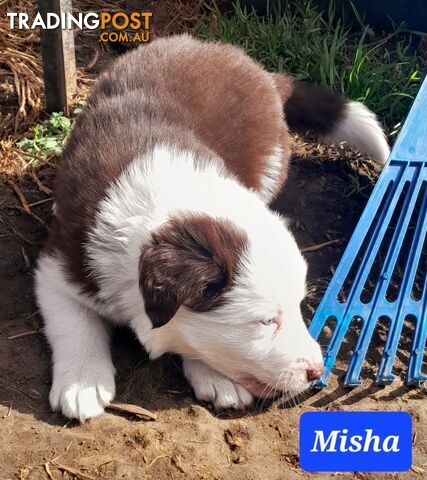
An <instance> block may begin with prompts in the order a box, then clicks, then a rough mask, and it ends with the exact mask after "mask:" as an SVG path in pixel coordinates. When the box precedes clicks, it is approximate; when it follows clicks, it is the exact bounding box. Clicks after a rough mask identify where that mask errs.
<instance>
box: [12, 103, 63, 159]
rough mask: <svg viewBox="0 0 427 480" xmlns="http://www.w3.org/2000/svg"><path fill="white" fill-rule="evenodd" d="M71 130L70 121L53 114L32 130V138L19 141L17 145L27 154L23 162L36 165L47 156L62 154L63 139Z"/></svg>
mask: <svg viewBox="0 0 427 480" xmlns="http://www.w3.org/2000/svg"><path fill="white" fill-rule="evenodd" d="M70 129H71V120H70V119H69V118H67V117H64V115H63V113H61V112H54V113H52V115H51V116H50V117H49V118H48V119H47V120H45V121H44V122H43V123H41V124H39V125H36V126H35V127H33V128H32V132H33V137H32V138H24V139H22V140H20V141H19V142H18V143H17V145H18V147H19V148H21V149H22V150H24V151H25V152H27V154H28V155H26V156H24V158H25V160H27V161H29V162H30V163H37V162H39V161H41V160H43V159H45V158H46V156H47V155H49V154H55V155H60V154H61V153H62V149H63V145H64V141H65V138H66V137H67V135H68V133H69V131H70Z"/></svg>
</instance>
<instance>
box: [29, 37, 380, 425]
mask: <svg viewBox="0 0 427 480" xmlns="http://www.w3.org/2000/svg"><path fill="white" fill-rule="evenodd" d="M284 117H285V118H284ZM288 125H289V126H290V127H291V128H293V129H294V130H297V131H305V130H311V131H312V132H314V133H316V134H318V135H319V136H320V137H321V138H323V139H325V140H326V141H331V142H332V141H334V142H343V141H346V142H347V143H348V144H349V145H353V146H355V147H357V148H359V149H361V150H362V151H364V152H366V153H368V154H372V155H373V157H374V158H375V159H376V160H377V161H378V162H381V163H382V162H384V161H385V159H386V157H387V155H388V146H387V143H386V141H385V138H384V134H383V132H382V130H381V128H380V126H379V124H378V123H377V121H376V119H375V116H374V115H373V114H372V113H371V112H370V111H369V110H368V109H367V108H366V107H364V106H363V105H362V104H360V103H357V102H350V101H347V100H345V99H343V98H341V97H338V96H336V95H334V94H332V93H330V92H326V91H324V90H321V89H319V88H317V87H314V86H310V85H305V84H300V83H296V82H294V81H293V80H292V79H291V78H290V77H288V76H287V75H285V74H283V75H279V74H270V73H268V72H266V71H265V70H264V69H263V68H262V67H261V66H260V65H258V64H257V63H255V62H254V61H252V60H251V59H250V58H249V57H248V56H246V55H245V54H244V53H243V51H242V50H240V49H238V48H236V47H233V46H230V45H222V44H209V43H203V42H200V41H197V40H195V39H192V38H191V37H189V36H186V35H184V36H176V37H170V38H168V39H161V40H156V41H155V42H153V43H152V44H150V45H148V46H144V47H141V48H139V49H137V50H135V51H133V52H131V53H129V54H127V55H125V56H123V57H121V58H120V59H119V60H117V61H116V62H115V63H114V65H113V66H112V67H111V69H110V70H108V71H107V72H105V73H104V74H103V75H101V77H100V79H99V82H98V84H97V86H96V87H95V89H94V90H93V92H92V94H91V96H90V97H89V99H88V101H87V104H86V106H85V108H84V110H83V112H82V113H81V114H80V115H79V116H78V118H77V119H76V122H75V125H74V128H73V131H72V133H71V135H70V138H69V140H68V143H67V146H66V149H65V152H64V155H63V158H62V159H61V162H60V168H59V172H58V177H57V182H56V204H55V216H54V220H53V224H52V229H51V235H50V239H49V242H48V245H47V246H46V249H45V250H44V252H43V253H42V255H41V257H40V259H39V263H38V268H37V274H36V293H37V299H38V303H39V305H40V309H41V311H42V314H43V317H44V320H45V332H46V335H47V337H48V340H49V342H50V345H51V347H52V350H53V385H52V390H51V394H50V401H51V405H52V407H53V408H54V409H60V410H62V412H63V413H64V414H65V415H66V416H68V417H75V418H79V419H80V420H81V421H84V420H85V419H87V418H90V417H93V416H96V415H99V414H100V413H102V411H103V409H104V406H105V405H107V404H108V403H109V402H110V401H111V400H112V398H113V397H114V393H115V384H114V374H115V370H114V366H113V364H112V360H111V355H110V345H109V328H108V320H110V321H111V322H115V323H123V324H126V325H129V326H130V327H131V328H132V329H133V330H134V331H135V332H136V335H137V336H138V338H139V340H140V341H141V343H142V344H143V345H144V346H145V347H146V349H147V350H148V352H149V354H150V356H151V357H152V358H155V357H158V356H159V355H162V354H163V353H165V352H175V353H178V354H180V355H182V356H183V358H184V373H185V375H186V377H187V378H188V380H189V381H190V383H191V384H192V386H193V388H194V391H195V394H196V396H197V397H198V398H199V399H201V400H206V401H211V402H213V403H214V405H215V406H216V407H218V408H228V407H232V408H243V407H245V406H247V405H249V404H250V403H251V402H252V400H253V397H254V396H257V397H262V396H269V395H271V394H272V393H273V392H275V391H276V390H281V391H285V392H288V393H290V394H295V393H298V392H301V391H303V390H304V389H306V388H308V387H309V385H310V382H311V381H312V380H314V379H316V378H318V377H319V376H320V375H321V373H322V370H323V363H322V356H321V352H320V348H319V346H318V345H317V343H316V342H315V341H314V340H313V339H312V338H311V337H310V335H309V333H308V331H307V329H306V327H305V325H304V322H303V320H302V318H301V314H300V309H299V304H300V302H301V300H302V299H303V297H304V292H305V286H304V284H305V276H306V264H305V261H304V259H303V258H302V256H301V254H300V253H299V251H298V248H297V245H296V243H295V240H294V238H293V236H292V235H291V233H290V232H289V231H288V229H287V227H286V224H285V222H284V221H283V219H282V218H280V216H278V215H277V214H276V213H273V212H272V211H270V210H269V209H268V206H267V205H268V203H269V201H270V200H272V199H273V197H274V196H275V194H276V193H277V192H278V191H279V189H280V187H281V186H282V184H283V182H284V180H285V178H286V172H287V169H288V164H289V156H290V140H289V134H288Z"/></svg>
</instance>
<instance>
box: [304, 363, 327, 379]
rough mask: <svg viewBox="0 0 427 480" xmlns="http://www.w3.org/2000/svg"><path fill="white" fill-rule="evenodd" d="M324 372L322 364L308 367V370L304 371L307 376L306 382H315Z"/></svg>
mask: <svg viewBox="0 0 427 480" xmlns="http://www.w3.org/2000/svg"><path fill="white" fill-rule="evenodd" d="M324 371H325V367H324V365H323V363H313V364H311V365H310V367H309V368H307V370H306V374H307V382H312V381H313V380H317V379H318V378H320V377H321V376H322V375H323V373H324Z"/></svg>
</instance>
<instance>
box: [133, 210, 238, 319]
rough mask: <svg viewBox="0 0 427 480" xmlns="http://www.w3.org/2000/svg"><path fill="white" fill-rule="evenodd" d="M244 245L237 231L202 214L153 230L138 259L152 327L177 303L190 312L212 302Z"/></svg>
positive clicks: (229, 278) (215, 303)
mask: <svg viewBox="0 0 427 480" xmlns="http://www.w3.org/2000/svg"><path fill="white" fill-rule="evenodd" d="M246 245H247V238H246V236H245V234H244V233H243V232H242V231H240V230H238V229H237V228H236V227H235V226H233V225H232V224H231V223H230V222H228V221H225V220H215V219H213V218H211V217H208V216H207V215H194V216H187V217H183V218H175V219H172V220H170V221H169V222H167V223H166V224H165V225H163V226H162V227H161V228H160V229H158V230H157V231H156V232H153V234H152V240H151V243H150V244H149V245H147V246H144V247H143V248H142V251H141V256H140V261H139V271H140V288H141V292H142V294H143V298H144V304H145V310H146V312H147V315H148V316H149V317H150V319H151V321H152V323H153V326H154V327H161V326H162V325H164V324H166V323H167V322H168V321H169V320H170V319H171V318H172V317H173V316H174V315H175V313H176V311H177V310H178V308H179V307H180V306H181V305H185V306H186V307H188V308H191V309H192V310H195V311H207V310H211V309H213V308H215V307H216V306H218V305H219V304H220V303H221V299H222V294H223V293H224V292H225V291H227V290H228V289H229V288H230V286H231V285H232V282H233V278H234V276H235V274H236V271H237V268H238V264H239V260H240V259H241V256H242V253H243V251H244V249H245V247H246Z"/></svg>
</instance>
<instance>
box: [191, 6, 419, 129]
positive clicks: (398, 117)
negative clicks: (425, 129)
mask: <svg viewBox="0 0 427 480" xmlns="http://www.w3.org/2000/svg"><path fill="white" fill-rule="evenodd" d="M275 13H276V14H271V15H268V16H266V17H261V16H259V15H257V14H256V13H255V12H253V11H252V12H250V11H247V10H245V9H242V7H241V6H240V5H239V4H238V3H236V4H234V7H233V9H232V11H231V12H227V13H222V12H221V11H219V10H218V9H217V8H216V7H214V8H213V9H212V11H211V12H210V14H209V15H206V16H205V17H203V18H202V19H201V21H200V22H199V24H198V26H197V29H196V32H197V35H198V36H200V37H202V38H208V39H217V40H222V41H225V42H230V43H233V44H237V45H240V46H242V47H243V48H244V49H245V50H246V52H247V53H248V54H249V55H250V56H252V57H253V58H254V59H256V60H258V61H259V62H261V63H262V64H263V65H264V66H265V67H266V68H267V69H268V70H270V71H275V72H277V71H279V72H280V71H286V72H289V73H292V74H293V75H295V76H296V77H297V78H298V79H300V80H306V81H311V82H315V83H318V84H321V85H324V86H326V87H329V88H331V89H332V90H335V91H337V92H339V93H342V94H344V95H346V96H347V97H349V98H352V99H354V100H359V101H362V102H364V103H366V105H368V107H369V108H371V109H372V110H373V111H374V112H376V113H377V114H378V115H379V116H380V118H381V119H382V121H383V122H384V123H385V125H386V127H387V129H388V132H389V133H390V134H395V133H396V132H397V131H398V129H399V123H400V122H401V121H402V120H404V119H405V116H406V114H407V112H408V110H409V107H410V105H411V103H412V100H413V98H414V96H415V94H416V92H417V90H418V88H419V86H420V81H421V80H420V74H419V71H420V63H421V62H420V59H419V58H418V57H417V55H416V53H415V51H414V47H413V43H414V42H413V34H411V33H409V32H407V31H405V30H404V27H403V26H394V32H393V33H391V34H389V35H387V36H385V37H382V38H378V36H375V34H374V32H373V30H372V29H371V28H370V27H369V25H365V24H364V22H363V19H362V18H361V17H360V16H358V20H359V24H360V28H359V29H357V28H356V29H354V28H353V30H352V31H350V28H349V27H348V26H347V24H346V21H345V19H344V18H343V17H342V16H341V15H338V14H337V12H336V10H335V8H334V4H333V3H331V4H330V7H329V11H328V12H327V13H326V14H325V13H324V14H322V13H321V12H320V11H319V10H318V9H317V8H316V6H315V5H314V4H313V2H311V1H307V2H300V1H297V0H294V1H292V0H291V1H289V2H288V3H287V6H286V7H285V8H284V9H282V10H281V11H279V10H278V9H276V11H275ZM356 14H357V12H356Z"/></svg>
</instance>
